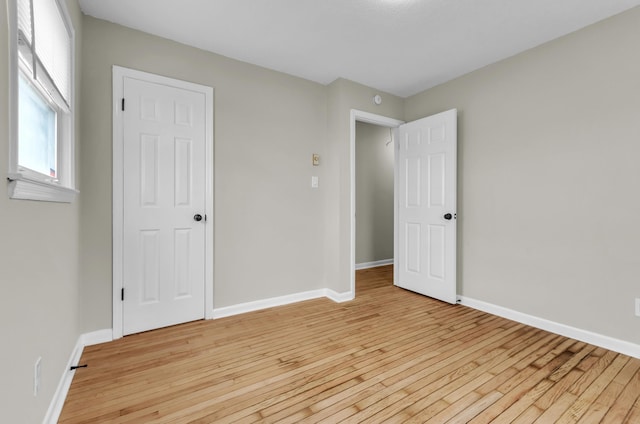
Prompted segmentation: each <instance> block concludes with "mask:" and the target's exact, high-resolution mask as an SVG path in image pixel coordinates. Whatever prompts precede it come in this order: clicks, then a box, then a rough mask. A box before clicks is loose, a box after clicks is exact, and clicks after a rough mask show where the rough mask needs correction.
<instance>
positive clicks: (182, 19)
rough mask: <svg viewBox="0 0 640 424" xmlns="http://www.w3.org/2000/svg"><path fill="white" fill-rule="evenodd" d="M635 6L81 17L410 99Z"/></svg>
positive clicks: (120, 11) (198, 8)
mask: <svg viewBox="0 0 640 424" xmlns="http://www.w3.org/2000/svg"><path fill="white" fill-rule="evenodd" d="M637 5H640V0H108V1H105V0H80V6H81V8H82V10H83V11H84V13H86V14H88V15H92V16H95V17H97V18H100V19H104V20H108V21H112V22H116V23H118V24H121V25H124V26H127V27H131V28H135V29H139V30H141V31H145V32H148V33H151V34H155V35H159V36H161V37H165V38H169V39H172V40H175V41H179V42H181V43H184V44H189V45H192V46H195V47H199V48H201V49H204V50H209V51H212V52H215V53H218V54H222V55H224V56H228V57H231V58H234V59H238V60H241V61H245V62H249V63H253V64H255V65H260V66H263V67H265V68H270V69H274V70H277V71H281V72H285V73H287V74H291V75H296V76H299V77H302V78H306V79H309V80H312V81H316V82H319V83H322V84H328V83H330V82H332V81H333V80H335V79H336V78H339V77H343V78H346V79H349V80H352V81H356V82H359V83H362V84H365V85H368V86H371V87H374V88H377V89H379V90H383V91H386V92H389V93H393V94H396V95H398V96H401V97H406V96H410V95H412V94H416V93H418V92H420V91H422V90H425V89H427V88H430V87H433V86H434V85H437V84H440V83H442V82H445V81H448V80H450V79H453V78H455V77H457V76H460V75H463V74H465V73H468V72H470V71H473V70H475V69H478V68H481V67H483V66H485V65H488V64H490V63H493V62H496V61H498V60H501V59H504V58H506V57H509V56H512V55H514V54H516V53H519V52H521V51H523V50H526V49H529V48H531V47H534V46H537V45H539V44H542V43H544V42H546V41H549V40H552V39H554V38H557V37H560V36H562V35H565V34H568V33H570V32H573V31H575V30H577V29H579V28H582V27H585V26H587V25H589V24H592V23H594V22H597V21H599V20H602V19H604V18H607V17H609V16H612V15H615V14H617V13H620V12H622V11H624V10H627V9H629V8H632V7H634V6H637Z"/></svg>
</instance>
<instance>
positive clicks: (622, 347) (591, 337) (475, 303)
mask: <svg viewBox="0 0 640 424" xmlns="http://www.w3.org/2000/svg"><path fill="white" fill-rule="evenodd" d="M458 298H459V299H460V302H459V303H460V304H461V305H464V306H468V307H470V308H473V309H477V310H479V311H483V312H487V313H490V314H492V315H497V316H500V317H503V318H507V319H510V320H512V321H517V322H520V323H522V324H526V325H530V326H532V327H536V328H539V329H541V330H546V331H549V332H552V333H555V334H559V335H561V336H565V337H569V338H572V339H575V340H579V341H581V342H585V343H589V344H592V345H595V346H599V347H602V348H605V349H609V350H612V351H614V352H619V353H622V354H624V355H628V356H632V357H634V358H640V345H637V344H634V343H631V342H627V341H624V340H619V339H615V338H613V337H609V336H605V335H602V334H598V333H593V332H591V331H587V330H582V329H580V328H575V327H571V326H568V325H565V324H560V323H557V322H554V321H549V320H547V319H544V318H539V317H536V316H533V315H528V314H525V313H522V312H518V311H514V310H513V309H508V308H505V307H502V306H498V305H494V304H491V303H487V302H483V301H480V300H475V299H471V298H468V297H464V296H459V297H458Z"/></svg>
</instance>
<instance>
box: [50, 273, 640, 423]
mask: <svg viewBox="0 0 640 424" xmlns="http://www.w3.org/2000/svg"><path fill="white" fill-rule="evenodd" d="M391 274H392V270H391V267H380V268H374V269H370V270H364V271H359V273H358V276H357V299H356V300H354V301H352V302H347V303H343V304H337V303H333V302H332V301H330V300H326V299H318V300H312V301H307V302H302V303H297V304H294V305H288V306H283V307H278V308H273V309H268V310H264V311H259V312H253V313H248V314H244V315H240V316H235V317H230V318H224V319H218V320H213V321H199V322H193V323H189V324H184V325H179V326H175V327H171V328H166V329H161V330H156V331H152V332H148V333H143V334H138V335H133V336H128V337H125V338H123V339H121V340H117V341H114V342H111V343H106V344H102V345H97V346H92V347H88V348H87V349H85V352H84V354H83V356H82V360H81V363H86V364H88V368H86V369H80V370H78V371H76V376H75V379H74V381H73V384H72V385H71V389H70V392H69V396H68V398H67V402H66V404H65V406H64V409H63V411H62V416H61V418H60V423H99V422H110V423H148V422H163V423H164V422H171V423H214V422H215V423H249V422H282V423H301V422H304V423H316V422H324V423H360V422H367V423H369V422H370V423H378V422H385V421H388V422H428V423H488V422H494V423H575V422H578V423H599V422H603V423H615V424H620V423H640V399H639V395H640V371H639V369H640V360H638V359H633V358H629V357H628V356H624V355H621V354H617V353H615V352H611V351H608V350H605V349H601V348H597V347H594V346H591V345H588V344H585V343H581V342H577V341H575V340H570V339H567V338H565V337H560V336H557V335H554V334H551V333H547V332H545V331H541V330H537V329H535V328H531V327H527V326H525V325H521V324H518V323H515V322H511V321H508V320H506V319H502V318H498V317H495V316H492V315H488V314H485V313H482V312H478V311H475V310H473V309H469V308H466V307H463V306H451V305H447V304H444V303H441V302H438V301H435V300H432V299H429V298H426V297H423V296H419V295H416V294H413V293H411V292H407V291H404V290H402V289H399V288H396V287H393V286H392V285H391Z"/></svg>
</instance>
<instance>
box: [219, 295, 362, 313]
mask: <svg viewBox="0 0 640 424" xmlns="http://www.w3.org/2000/svg"><path fill="white" fill-rule="evenodd" d="M321 297H326V298H329V299H331V300H333V301H334V302H337V303H341V302H347V301H349V300H353V298H354V296H353V293H351V292H346V293H338V292H335V291H333V290H330V289H318V290H311V291H306V292H301V293H294V294H288V295H286V296H279V297H272V298H270V299H262V300H256V301H253V302H246V303H239V304H237V305H232V306H224V307H222V308H215V309H214V310H213V317H212V318H213V319H216V318H224V317H230V316H232V315H238V314H244V313H247V312H253V311H259V310H261V309H267V308H273V307H276V306H283V305H288V304H290V303H296V302H302V301H304V300H311V299H318V298H321Z"/></svg>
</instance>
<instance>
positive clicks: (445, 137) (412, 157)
mask: <svg viewBox="0 0 640 424" xmlns="http://www.w3.org/2000/svg"><path fill="white" fill-rule="evenodd" d="M398 134H399V138H398V144H399V147H398V174H397V175H398V185H397V202H398V214H397V216H396V220H397V224H396V229H397V231H396V238H397V243H396V246H397V250H398V251H397V254H396V260H395V266H396V269H397V273H396V276H397V277H396V281H395V282H394V284H395V285H397V286H399V287H402V288H405V289H408V290H411V291H414V292H417V293H421V294H424V295H426V296H430V297H433V298H436V299H439V300H442V301H445V302H449V303H456V218H457V216H456V195H457V190H456V173H457V167H456V163H457V110H456V109H452V110H449V111H446V112H442V113H439V114H437V115H433V116H430V117H427V118H423V119H419V120H417V121H413V122H409V123H407V124H404V125H401V126H400V127H399V128H398Z"/></svg>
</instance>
